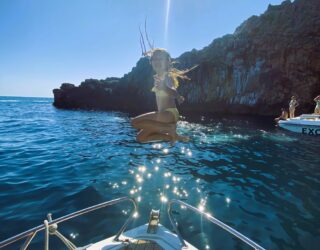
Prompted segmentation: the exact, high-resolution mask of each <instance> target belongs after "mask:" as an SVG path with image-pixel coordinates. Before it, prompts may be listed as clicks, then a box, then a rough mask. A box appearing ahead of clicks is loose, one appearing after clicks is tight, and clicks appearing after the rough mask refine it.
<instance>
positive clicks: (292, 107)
mask: <svg viewBox="0 0 320 250" xmlns="http://www.w3.org/2000/svg"><path fill="white" fill-rule="evenodd" d="M298 106H299V103H298V101H297V98H296V97H295V96H292V97H291V101H290V103H289V115H290V118H294V112H295V110H296V107H298Z"/></svg>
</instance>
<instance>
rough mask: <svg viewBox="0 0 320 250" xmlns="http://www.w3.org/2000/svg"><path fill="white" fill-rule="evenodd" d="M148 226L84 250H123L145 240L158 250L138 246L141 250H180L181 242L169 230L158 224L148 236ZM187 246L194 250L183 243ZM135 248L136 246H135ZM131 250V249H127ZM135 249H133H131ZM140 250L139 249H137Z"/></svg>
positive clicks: (137, 228)
mask: <svg viewBox="0 0 320 250" xmlns="http://www.w3.org/2000/svg"><path fill="white" fill-rule="evenodd" d="M147 229H148V224H145V225H142V226H139V227H136V228H133V229H131V230H129V231H127V232H124V233H123V234H122V236H121V237H120V241H114V237H115V236H113V237H110V238H107V239H105V240H102V241H99V242H97V243H94V244H92V245H90V246H87V247H86V248H85V249H86V250H110V249H114V250H116V249H125V247H126V246H127V245H128V244H130V242H135V241H136V240H145V241H150V242H154V243H156V244H157V245H158V246H159V247H160V248H157V247H154V246H153V247H151V248H148V247H147V246H140V247H142V248H141V249H161V248H162V249H166V250H167V249H168V250H177V249H182V246H181V242H180V241H179V238H178V236H177V235H176V234H174V233H172V232H171V231H170V230H168V229H167V228H165V227H164V226H162V225H161V224H159V226H158V230H157V233H155V234H150V233H147ZM185 243H186V244H187V246H188V250H189V249H190V250H196V249H197V248H195V247H194V246H192V245H191V244H189V243H188V242H186V241H185ZM136 247H137V246H136ZM127 249H131V248H129V247H128V248H127ZM132 249H135V248H132ZM137 249H140V248H137Z"/></svg>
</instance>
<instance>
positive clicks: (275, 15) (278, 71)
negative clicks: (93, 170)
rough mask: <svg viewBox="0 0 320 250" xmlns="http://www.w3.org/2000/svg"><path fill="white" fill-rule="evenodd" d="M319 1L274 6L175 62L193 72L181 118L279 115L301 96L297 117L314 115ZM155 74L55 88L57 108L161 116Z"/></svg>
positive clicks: (319, 68) (147, 69)
mask: <svg viewBox="0 0 320 250" xmlns="http://www.w3.org/2000/svg"><path fill="white" fill-rule="evenodd" d="M319 13H320V1H319V0H295V1H294V2H291V1H289V0H287V1H284V2H283V3H282V4H281V5H277V6H271V5H269V7H268V9H267V11H266V12H265V13H264V14H262V15H260V16H259V17H258V16H252V17H251V18H249V19H248V20H246V21H245V22H244V23H242V24H241V25H240V26H239V27H238V28H237V29H236V31H235V32H234V34H232V35H226V36H224V37H222V38H218V39H215V40H214V41H213V42H212V43H211V44H210V45H209V46H207V47H205V48H203V49H202V50H195V49H194V50H192V51H190V52H186V53H184V54H182V55H181V56H180V57H179V58H176V59H175V61H177V62H178V64H177V65H176V67H178V68H181V69H184V68H189V67H192V66H193V65H195V64H198V65H199V66H198V67H197V68H196V69H195V70H193V71H192V72H190V73H189V77H190V78H191V79H192V80H191V81H189V82H182V83H181V84H180V87H179V89H178V91H179V92H180V93H181V94H182V95H183V96H185V97H186V101H185V103H184V104H183V105H182V106H180V107H179V109H180V110H181V111H182V112H197V111H198V112H206V113H210V112H213V113H214V112H223V113H234V114H259V115H278V114H279V111H280V108H281V107H287V106H288V102H289V100H290V97H291V96H292V95H296V96H297V97H298V99H299V103H300V106H299V107H298V108H297V113H303V112H312V110H313V107H314V102H313V98H314V97H315V96H317V95H319V94H320V14H319ZM152 75H153V71H152V68H151V66H150V65H149V62H148V60H147V59H145V58H142V59H140V60H139V61H138V63H137V65H136V67H134V68H133V69H132V71H131V72H130V73H128V74H126V75H124V76H123V77H122V78H107V79H106V80H100V81H99V80H93V79H91V80H86V81H84V82H83V83H81V85H80V86H79V87H75V86H74V85H72V84H66V83H64V84H62V86H61V88H60V89H55V90H54V91H53V92H54V97H55V100H54V105H55V106H56V107H58V108H83V109H102V110H119V111H129V112H131V111H134V112H144V111H149V110H155V106H154V105H155V100H154V96H153V93H152V92H150V89H151V87H152V79H153V78H152Z"/></svg>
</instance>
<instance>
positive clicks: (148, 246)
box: [121, 240, 164, 250]
mask: <svg viewBox="0 0 320 250" xmlns="http://www.w3.org/2000/svg"><path fill="white" fill-rule="evenodd" d="M121 249H122V250H164V249H163V248H162V247H161V246H159V245H158V243H157V242H155V241H151V240H136V241H135V242H130V243H129V244H128V245H127V246H125V247H123V248H121Z"/></svg>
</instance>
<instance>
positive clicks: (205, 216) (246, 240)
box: [168, 199, 264, 250]
mask: <svg viewBox="0 0 320 250" xmlns="http://www.w3.org/2000/svg"><path fill="white" fill-rule="evenodd" d="M173 204H180V205H181V206H183V207H185V208H188V209H190V210H192V211H194V212H196V213H198V214H200V215H203V216H204V218H206V219H207V220H209V221H210V222H212V223H214V224H215V225H217V226H219V227H221V228H222V229H224V230H226V231H227V232H229V233H231V234H233V235H234V236H235V237H237V238H238V239H240V240H242V241H243V242H245V243H246V244H248V245H249V246H251V247H253V248H254V249H259V250H264V248H263V247H261V246H259V245H258V244H257V243H255V242H253V241H252V240H250V239H249V238H248V237H246V236H244V235H243V234H241V233H239V232H238V231H236V230H235V229H233V228H232V227H229V226H228V225H226V224H225V223H223V222H222V221H220V220H218V219H216V218H214V217H213V216H211V215H210V214H209V213H206V212H204V211H202V210H200V209H198V208H196V207H193V206H191V205H189V204H187V203H185V202H183V201H180V200H175V199H173V200H170V201H169V202H168V216H169V220H170V222H171V224H172V227H173V229H174V231H175V233H176V234H177V236H178V238H179V240H180V242H181V244H182V246H183V247H184V248H187V244H186V243H185V242H184V240H183V238H182V236H181V234H180V232H179V230H178V227H177V223H176V221H175V220H174V218H173V216H172V205H173Z"/></svg>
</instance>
